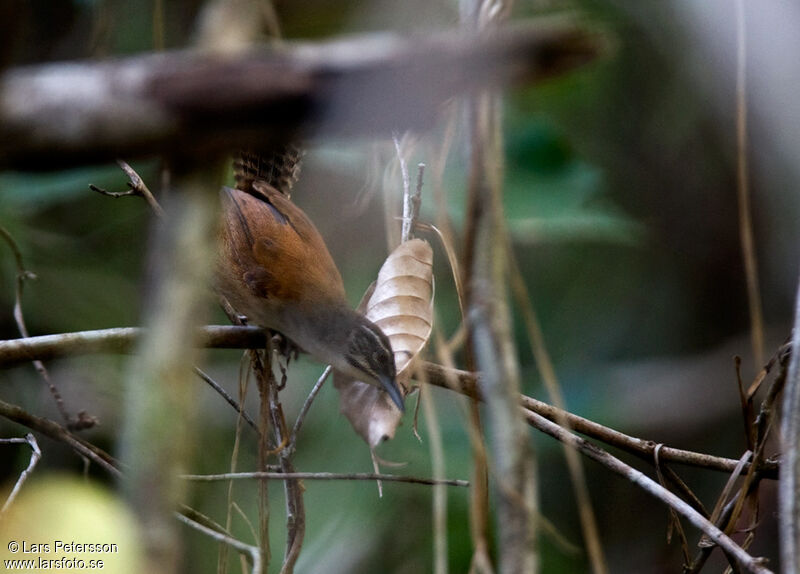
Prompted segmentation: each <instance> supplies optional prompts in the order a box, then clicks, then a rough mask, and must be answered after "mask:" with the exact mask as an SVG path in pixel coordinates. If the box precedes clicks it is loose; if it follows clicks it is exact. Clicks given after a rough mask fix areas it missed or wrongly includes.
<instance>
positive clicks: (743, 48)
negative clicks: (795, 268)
mask: <svg viewBox="0 0 800 574" xmlns="http://www.w3.org/2000/svg"><path fill="white" fill-rule="evenodd" d="M744 4H745V3H744V0H736V40H737V42H736V44H737V50H736V155H737V170H736V181H737V191H738V193H737V198H738V203H739V239H740V241H741V243H742V257H743V258H744V268H745V275H746V278H747V302H748V308H749V311H750V328H751V339H752V345H753V358H754V360H755V364H756V365H763V364H764V318H763V312H762V310H761V293H760V288H759V281H758V259H757V257H756V246H755V239H754V238H753V217H752V214H751V212H750V187H749V185H750V182H749V172H748V161H747V83H746V70H747V34H746V22H745V5H744Z"/></svg>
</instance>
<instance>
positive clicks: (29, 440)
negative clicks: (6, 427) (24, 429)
mask: <svg viewBox="0 0 800 574" xmlns="http://www.w3.org/2000/svg"><path fill="white" fill-rule="evenodd" d="M0 444H27V445H28V446H29V447H31V459H30V461H28V466H27V467H26V468H25V470H23V471H22V472H21V473H20V474H19V478H17V482H16V483H15V484H14V488H12V489H11V494H9V495H8V498H7V499H6V502H5V504H3V508H0V520H2V518H3V515H4V514H5V513H6V511H7V510H8V509H9V507H10V506H11V504H12V503H13V502H14V500H15V499H16V498H17V495H18V494H19V492H20V490H21V489H22V485H23V484H24V483H25V481H26V480H27V479H28V476H30V474H31V473H32V472H33V469H34V468H35V467H36V464H37V463H38V462H39V459H40V458H42V451H41V450H40V449H39V443H38V442H36V437H35V436H33V435H32V434H31V433H28V434H26V435H25V438H5V439H0Z"/></svg>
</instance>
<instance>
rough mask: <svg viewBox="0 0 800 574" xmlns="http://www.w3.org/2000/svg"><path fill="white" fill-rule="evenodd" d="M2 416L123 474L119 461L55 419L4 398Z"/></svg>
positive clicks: (114, 474) (114, 471) (1, 404)
mask: <svg viewBox="0 0 800 574" xmlns="http://www.w3.org/2000/svg"><path fill="white" fill-rule="evenodd" d="M0 416H2V417H5V418H7V419H8V420H10V421H14V422H15V423H19V424H21V425H22V426H25V427H28V428H29V429H31V430H34V431H37V432H40V433H42V434H43V435H45V436H48V437H50V438H51V439H53V440H56V441H58V442H63V443H64V444H66V445H68V446H69V447H71V448H72V450H74V451H75V452H77V453H78V454H79V455H81V456H82V457H85V458H87V459H89V460H91V461H92V462H94V463H95V464H97V465H98V466H100V467H101V468H103V469H105V470H106V471H107V472H108V473H109V474H111V475H113V476H116V477H119V476H121V474H120V471H119V469H118V467H119V463H118V462H117V461H116V460H114V458H113V457H112V456H111V455H110V454H108V453H107V452H105V451H103V450H102V449H100V448H98V447H96V446H94V445H93V444H90V443H88V442H86V441H85V440H83V439H81V438H79V437H77V436H75V435H74V434H72V433H71V432H69V431H68V430H67V429H65V428H64V427H62V426H61V425H60V424H58V423H57V422H55V421H51V420H50V419H45V418H42V417H37V416H36V415H32V414H30V413H29V412H27V411H26V410H25V409H23V408H22V407H19V406H17V405H12V404H10V403H7V402H5V401H3V400H0Z"/></svg>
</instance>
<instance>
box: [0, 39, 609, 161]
mask: <svg viewBox="0 0 800 574" xmlns="http://www.w3.org/2000/svg"><path fill="white" fill-rule="evenodd" d="M602 48H603V42H602V38H601V37H600V36H599V35H597V34H591V33H589V32H587V31H585V30H580V29H577V28H576V27H575V26H572V25H560V24H559V25H554V24H550V25H546V26H545V25H541V24H539V25H531V24H526V25H522V26H516V27H509V28H505V29H502V30H498V31H497V33H495V34H485V35H480V36H469V35H466V34H464V33H463V32H459V31H447V32H441V33H438V34H430V35H426V36H417V37H400V36H397V35H391V34H374V35H362V36H358V37H349V38H343V39H339V40H335V41H329V42H320V43H316V44H286V45H283V46H280V47H272V48H267V47H261V48H257V49H253V50H250V51H246V52H243V53H239V54H225V55H223V54H214V53H212V52H208V51H206V52H197V51H174V52H166V53H158V54H149V55H143V56H137V57H132V58H124V59H122V58H121V59H114V60H107V61H102V62H69V63H56V64H47V65H40V66H31V67H24V68H17V69H11V70H9V71H7V72H6V73H5V74H3V75H2V76H0V167H12V168H22V169H34V170H45V169H54V168H58V167H63V166H73V165H77V164H86V163H97V162H102V161H110V160H113V159H115V158H117V157H125V158H128V159H130V158H133V157H135V156H141V155H156V154H161V153H163V154H168V155H173V156H174V154H175V153H176V150H180V153H182V154H187V156H188V157H197V156H198V155H203V154H208V153H219V152H225V151H228V150H229V149H231V148H233V149H239V148H241V147H248V146H253V145H255V144H261V145H263V144H265V143H269V142H270V141H275V140H276V139H283V138H287V137H289V136H290V135H291V134H292V133H297V132H299V133H301V134H302V135H313V134H333V135H362V134H368V135H369V134H385V133H387V132H389V131H390V130H392V129H406V128H412V129H413V128H416V129H426V128H428V127H429V126H430V125H431V124H432V122H433V121H434V120H435V116H436V114H437V113H438V111H439V108H440V106H441V104H442V103H443V102H445V101H446V100H447V99H448V98H451V97H452V96H455V95H457V94H459V93H463V92H465V91H467V90H470V89H473V88H476V87H484V86H501V85H504V84H508V83H511V82H514V83H521V82H535V81H539V80H542V79H544V78H548V77H551V76H553V75H555V74H558V73H561V72H563V71H565V70H569V69H571V68H573V67H575V66H578V65H580V64H582V63H584V62H586V61H589V60H591V59H593V58H594V57H596V56H597V55H598V54H599V53H600V52H601V51H602Z"/></svg>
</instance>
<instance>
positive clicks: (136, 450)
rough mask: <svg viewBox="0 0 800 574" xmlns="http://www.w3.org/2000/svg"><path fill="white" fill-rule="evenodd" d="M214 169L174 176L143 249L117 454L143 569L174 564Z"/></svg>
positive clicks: (161, 570)
mask: <svg viewBox="0 0 800 574" xmlns="http://www.w3.org/2000/svg"><path fill="white" fill-rule="evenodd" d="M218 183H219V171H218V170H207V171H198V172H191V173H189V174H188V175H185V176H183V177H182V178H181V180H180V185H179V193H176V194H174V196H173V198H172V200H173V201H172V205H171V207H172V208H173V209H172V210H168V211H170V212H171V216H170V217H169V219H168V223H167V220H162V221H159V222H157V224H158V226H159V227H158V229H157V233H156V238H155V241H154V242H153V244H152V248H151V250H150V260H151V263H152V266H153V268H154V271H155V272H154V274H153V275H152V276H151V277H150V279H151V283H150V285H151V293H150V294H149V296H148V297H147V298H146V300H147V301H148V306H147V308H146V310H145V321H144V322H145V324H146V325H147V327H148V336H147V337H146V338H143V339H142V341H141V343H140V344H139V350H138V353H137V356H136V357H135V358H134V359H133V360H131V362H130V364H129V372H128V374H127V377H126V378H127V380H126V386H127V400H126V401H125V406H126V413H125V428H124V434H123V445H122V460H123V462H124V465H125V466H126V467H127V468H128V472H127V473H126V474H125V477H124V488H125V491H126V495H127V499H128V502H129V503H130V505H131V507H132V508H133V509H134V512H135V513H136V515H137V518H138V522H139V526H140V529H141V535H142V539H143V541H144V548H145V559H146V563H147V565H146V568H144V571H147V572H154V573H156V574H168V573H173V572H179V571H181V570H182V569H181V567H180V541H179V538H178V534H177V531H176V525H177V523H176V522H175V520H174V518H173V512H174V511H175V510H176V508H177V507H178V504H179V503H180V502H181V501H182V500H183V498H184V484H185V481H182V480H180V479H179V478H178V477H179V475H180V474H181V473H182V472H185V467H186V465H187V462H188V459H189V456H188V453H189V451H190V448H189V447H190V444H191V438H192V420H193V417H192V410H193V409H192V408H191V406H192V405H193V404H194V403H195V402H196V401H195V400H194V397H193V392H194V389H195V384H194V380H193V378H194V373H193V372H192V364H194V363H197V362H199V361H198V359H199V358H200V357H199V354H200V352H199V351H198V350H197V348H196V345H195V340H194V339H195V333H196V327H197V326H198V325H200V324H202V322H203V320H204V318H205V309H206V307H207V306H206V292H207V287H206V286H207V285H208V282H209V279H210V277H209V275H210V268H211V263H210V262H211V251H212V242H213V238H214V207H215V204H216V193H212V192H211V191H210V190H209V189H208V188H214V190H216V188H217V187H218Z"/></svg>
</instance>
